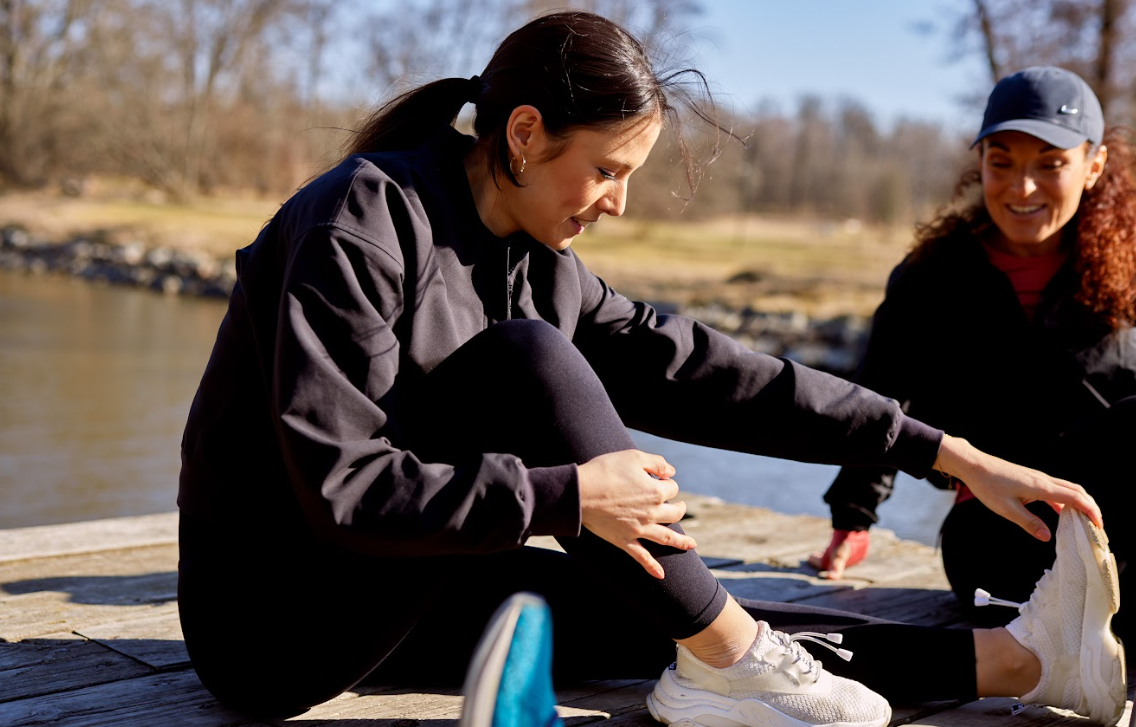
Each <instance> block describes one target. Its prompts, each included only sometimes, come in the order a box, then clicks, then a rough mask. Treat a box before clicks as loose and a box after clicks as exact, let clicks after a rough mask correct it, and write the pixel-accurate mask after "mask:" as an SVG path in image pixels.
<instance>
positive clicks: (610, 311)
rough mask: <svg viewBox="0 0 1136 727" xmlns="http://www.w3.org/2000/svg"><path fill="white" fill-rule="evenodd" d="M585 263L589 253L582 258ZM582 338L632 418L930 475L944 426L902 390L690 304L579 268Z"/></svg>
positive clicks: (789, 452) (688, 432)
mask: <svg viewBox="0 0 1136 727" xmlns="http://www.w3.org/2000/svg"><path fill="white" fill-rule="evenodd" d="M581 268H582V265H581ZM580 279H581V284H582V287H583V289H584V290H583V296H582V299H583V305H582V310H581V321H580V326H579V328H578V331H577V336H576V341H577V345H578V347H579V348H580V349H581V350H582V351H583V352H584V354H585V355H586V356H587V357H588V359H589V360H590V361H591V362H592V365H593V366H594V367H595V368H596V370H597V372H598V373H599V374H600V376H601V378H602V379H603V381H604V383H605V385H606V386H607V388H608V392H609V393H610V394H611V397H612V400H613V401H614V402H615V404H616V407H617V409H618V410H619V412H620V414H621V415H622V416H623V417H624V419H625V421H626V422H627V423H628V424H629V425H630V426H632V427H635V428H637V429H642V430H644V431H648V432H651V433H654V434H658V435H660V436H664V437H669V438H673V439H679V440H682V441H687V442H691V443H694V444H703V445H707V446H712V447H719V448H723V449H732V450H737V451H742V452H751V453H753V454H763V455H769V456H774V457H781V458H785V459H795V460H799V461H804V462H820V463H827V464H846V465H848V464H855V465H885V466H889V467H896V468H898V469H902V470H904V471H905V472H908V473H910V474H911V475H913V476H915V477H923V476H924V475H925V474H926V473H927V472H928V471H929V470H930V469H931V466H932V465H933V464H934V461H935V458H936V456H937V454H938V449H939V444H940V442H941V441H942V436H943V433H942V432H941V431H939V430H937V429H933V428H931V427H929V426H926V425H925V424H923V423H921V422H919V421H916V420H914V419H911V418H909V417H907V416H905V415H904V413H903V411H902V410H901V409H900V406H899V404H898V402H896V401H895V400H893V399H888V398H885V397H883V396H880V395H878V394H875V393H873V392H871V391H869V390H867V389H865V388H863V387H860V386H856V385H854V384H851V383H849V382H847V381H845V380H843V379H841V378H839V377H836V376H831V375H829V374H825V373H822V372H819V371H815V370H813V369H809V368H807V367H805V366H801V365H799V364H797V363H794V362H792V361H789V360H786V359H780V358H774V357H772V356H767V355H764V354H759V353H755V352H753V351H750V350H749V349H747V348H745V347H744V346H742V345H741V344H740V343H738V342H736V341H734V340H733V339H731V338H730V337H728V336H726V335H724V334H721V333H718V332H717V331H714V330H713V329H711V328H709V327H708V326H705V325H703V324H702V323H699V322H697V321H695V320H692V319H690V318H686V317H683V316H669V315H658V314H657V313H656V312H655V310H654V309H653V308H651V306H649V305H647V304H645V303H636V302H631V301H629V300H628V299H626V298H624V297H623V296H621V295H619V294H618V293H616V292H615V291H613V290H612V289H611V288H609V287H608V286H607V285H606V284H605V283H604V282H603V281H602V280H600V279H599V278H597V277H595V276H594V275H591V274H590V273H587V272H586V271H582V272H581V274H580Z"/></svg>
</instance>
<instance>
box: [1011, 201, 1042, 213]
mask: <svg viewBox="0 0 1136 727" xmlns="http://www.w3.org/2000/svg"><path fill="white" fill-rule="evenodd" d="M1006 207H1008V208H1009V209H1010V211H1011V212H1013V213H1014V214H1016V215H1028V214H1033V213H1034V212H1037V211H1038V210H1039V209H1041V208H1042V207H1044V205H1040V204H1031V205H1025V206H1021V205H1016V204H1008V205H1006Z"/></svg>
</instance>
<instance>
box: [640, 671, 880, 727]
mask: <svg viewBox="0 0 1136 727" xmlns="http://www.w3.org/2000/svg"><path fill="white" fill-rule="evenodd" d="M647 709H648V710H649V711H650V712H651V716H652V717H654V718H655V719H656V720H658V721H659V722H662V723H663V724H669V725H675V726H676V727H887V724H888V722H890V721H891V709H890V708H889V709H888V710H887V714H886V715H884V717H883V719H876V720H870V721H868V722H802V721H801V720H799V719H796V718H794V717H790V716H789V715H787V714H785V713H784V712H782V711H780V710H778V709H776V708H774V707H772V706H770V705H768V704H766V703H765V702H762V701H761V700H758V699H734V698H733V697H724V696H722V695H721V694H715V693H714V692H709V691H705V690H702V689H687V688H686V687H683V686H680V685H679V684H678V683H677V682H676V681H675V679H674V672H673V671H672V670H670V669H668V670H667V671H665V672H663V676H662V677H660V679H659V683H658V684H656V685H655V690H654V691H653V692H652V693H651V694H648V695H647Z"/></svg>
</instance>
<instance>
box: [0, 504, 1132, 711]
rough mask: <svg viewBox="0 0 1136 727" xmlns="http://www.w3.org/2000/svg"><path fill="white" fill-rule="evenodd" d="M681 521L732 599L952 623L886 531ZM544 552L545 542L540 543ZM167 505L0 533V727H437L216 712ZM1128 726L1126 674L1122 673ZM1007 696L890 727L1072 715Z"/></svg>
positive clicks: (912, 556) (921, 572)
mask: <svg viewBox="0 0 1136 727" xmlns="http://www.w3.org/2000/svg"><path fill="white" fill-rule="evenodd" d="M686 499H687V501H688V503H689V504H690V512H691V515H692V517H691V518H690V519H689V520H687V521H686V522H684V527H686V528H687V530H688V532H690V533H691V534H692V535H694V536H695V537H696V538H697V539H698V542H699V546H700V547H699V552H700V553H701V554H702V555H703V557H704V559H705V560H706V561H707V563H708V564H710V565H711V567H713V568H714V569H715V572H716V574H717V575H718V576H719V578H721V579H722V581H723V583H725V584H726V586H727V588H728V589H729V590H730V591H731V592H732V593H734V594H737V595H739V596H749V597H754V598H762V599H766V600H783V601H794V602H806V603H810V604H815V605H823V606H832V607H836V608H843V609H848V610H854V611H862V612H865V613H870V614H873V615H878V616H883V617H887V618H894V619H898V620H905V621H910V622H914V623H921V624H930V625H958V624H959V623H960V621H959V615H958V613H957V611H956V608H955V605H954V602H953V597H952V596H951V594H950V592H949V591H948V590H947V585H946V579H945V577H944V576H943V572H942V567H941V565H940V562H939V558H938V554H937V553H936V552H935V551H934V549H932V548H929V547H927V546H923V545H920V544H918V543H912V542H909V541H902V540H899V539H897V538H896V537H895V536H894V535H893V534H891V533H890V532H888V531H883V530H878V531H876V532H874V533H873V539H872V555H871V558H870V559H869V560H868V561H867V562H865V563H864V564H862V565H859V566H857V567H856V568H854V569H853V570H852V571H851V572H850V573H851V576H852V577H850V578H848V579H847V580H843V581H839V582H832V581H823V580H820V579H818V578H816V577H815V576H814V574H813V573H812V571H811V569H810V568H808V567H807V566H805V565H803V561H804V559H805V557H806V556H807V554H808V553H809V552H810V551H812V550H816V549H819V548H821V547H823V546H824V544H825V543H826V542H827V540H828V535H829V532H830V531H829V526H828V522H827V521H826V520H823V519H820V518H815V517H808V516H787V515H781V514H778V513H774V512H770V511H768V510H763V509H760V508H752V507H743V506H738V505H729V504H725V503H722V502H720V501H718V500H715V499H711V498H701V497H695V496H688V497H686ZM542 544H545V545H547V544H548V543H542ZM176 591H177V516H176V514H173V513H170V514H161V515H147V516H141V517H131V518H119V519H113V520H99V521H94V522H86V523H75V524H70V525H53V526H45V527H35V528H22V529H14V530H0V726H2V727H17V726H23V725H67V726H68V727H72V726H75V727H88V726H90V727H94V726H97V725H106V726H108V727H109V726H111V725H113V726H114V727H134V726H139V727H140V726H143V725H144V726H145V727H165V726H167V725H177V726H180V725H187V726H195V727H198V726H199V727H245V726H254V725H255V726H258V727H268V726H269V725H272V727H282V726H283V725H307V726H309V727H315V726H317V725H318V726H320V727H324V726H326V727H386V726H389V727H419V726H421V727H444V725H447V724H452V723H453V722H454V721H455V720H456V719H457V717H458V715H459V713H460V711H461V697H460V695H459V694H458V693H457V692H456V691H439V690H428V691H416V690H414V689H406V688H393V687H390V688H384V687H368V688H366V689H361V690H359V691H353V692H349V693H346V694H344V695H341V696H340V697H338V698H336V699H334V700H332V701H330V702H327V703H325V704H322V705H319V706H317V707H315V708H313V709H311V710H309V711H308V712H306V713H304V714H302V715H299V716H297V717H293V718H291V719H287V720H279V721H270V722H263V721H259V722H258V721H253V720H248V719H246V718H244V717H242V716H241V715H239V714H236V713H233V712H230V711H228V710H226V709H224V708H223V707H221V706H220V705H219V704H217V702H216V701H215V700H214V699H213V698H212V697H211V696H210V694H209V693H208V692H207V691H205V689H204V688H203V687H202V686H201V684H200V682H199V681H198V680H197V676H196V675H195V674H194V671H193V668H192V667H191V665H190V663H189V658H188V656H187V654H186V651H185V646H184V644H183V642H182V638H181V630H180V628H179V625H178V616H177V602H176ZM1128 680H1129V704H1128V713H1127V714H1126V715H1125V717H1124V719H1123V720H1122V721H1121V724H1122V725H1126V724H1128V720H1129V719H1130V715H1131V712H1132V702H1131V697H1132V693H1133V689H1132V683H1133V681H1134V680H1133V674H1132V670H1131V668H1130V671H1129V678H1128ZM652 686H653V682H651V681H640V680H634V681H609V682H594V683H591V684H588V685H586V686H583V687H580V688H575V689H569V690H564V691H561V692H558V699H559V702H560V710H561V713H562V715H563V716H564V717H565V720H566V721H567V723H568V725H570V727H577V726H579V725H585V724H595V725H597V727H598V726H599V725H603V726H604V727H615V725H621V726H622V725H641V726H642V727H653V726H654V725H655V724H656V723H655V722H654V721H653V720H652V719H651V717H650V715H648V714H647V711H646V709H645V708H644V706H643V700H644V697H645V695H646V694H647V692H648V691H649V690H650V689H651V687H652ZM1014 704H1015V700H1012V699H983V700H978V701H976V702H972V703H969V704H957V703H937V704H928V705H921V706H918V707H899V708H897V709H896V712H895V718H894V721H893V722H892V724H893V725H901V724H912V725H926V726H928V727H930V726H938V727H954V726H961V725H966V726H968V727H988V726H994V725H1013V726H1014V727H1049V726H1055V725H1074V724H1085V723H1086V720H1083V719H1080V718H1077V717H1074V716H1071V715H1070V714H1068V713H1063V712H1060V711H1058V710H1052V709H1047V708H1039V707H1028V708H1026V709H1025V711H1023V712H1021V713H1020V714H1017V715H1015V716H1011V714H1010V710H1011V707H1012V706H1013V705H1014Z"/></svg>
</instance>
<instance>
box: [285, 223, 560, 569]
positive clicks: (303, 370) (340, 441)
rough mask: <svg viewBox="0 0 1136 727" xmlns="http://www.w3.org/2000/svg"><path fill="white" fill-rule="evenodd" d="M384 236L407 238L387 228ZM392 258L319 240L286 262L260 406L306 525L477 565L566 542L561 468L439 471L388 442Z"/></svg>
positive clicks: (381, 548) (374, 248)
mask: <svg viewBox="0 0 1136 727" xmlns="http://www.w3.org/2000/svg"><path fill="white" fill-rule="evenodd" d="M386 232H387V233H389V235H390V236H393V237H395V238H396V239H397V236H398V235H399V234H400V233H401V234H408V233H406V232H405V231H399V230H395V229H394V228H393V223H392V228H391V229H389V230H387V231H386ZM375 239H376V240H384V239H385V238H383V237H382V236H381V235H376V237H375ZM391 248H393V249H394V251H395V252H393V253H392V252H391V251H390V250H391ZM397 250H398V245H397V244H392V245H385V246H379V245H378V244H376V243H375V242H372V241H369V240H366V239H361V238H358V237H356V236H354V235H353V234H352V233H350V232H347V231H344V230H341V229H334V228H333V229H328V228H325V227H321V228H316V229H314V230H312V231H309V232H308V233H306V234H305V235H304V236H303V237H302V238H301V239H300V241H299V242H298V243H296V244H294V246H293V249H292V251H291V257H290V259H289V260H288V263H287V269H286V271H285V286H284V289H283V291H282V295H281V300H280V310H279V316H278V329H277V341H276V356H275V364H274V376H273V379H272V397H273V410H274V413H275V420H276V424H277V427H278V433H279V440H280V444H281V448H282V451H283V455H284V460H285V464H286V467H287V469H288V472H289V476H290V479H291V481H292V484H293V486H294V488H295V490H296V492H297V496H298V498H299V500H300V503H301V507H302V509H303V511H304V513H305V515H306V517H307V519H308V520H309V521H310V522H311V523H312V525H313V527H314V529H315V530H316V532H317V533H321V534H323V535H326V536H328V537H330V538H332V539H334V540H336V541H337V542H340V543H341V544H344V545H347V546H348V547H350V548H352V549H354V550H359V551H362V552H366V553H371V554H377V555H396V556H417V555H435V554H446V553H479V552H490V551H497V550H503V549H508V548H513V547H518V546H520V545H522V544H523V543H524V542H525V539H526V538H527V537H528V536H530V535H534V534H549V535H574V534H576V533H578V532H579V528H580V511H579V510H580V508H579V493H578V488H577V484H578V483H577V481H576V468H575V466H574V465H568V466H562V467H549V468H531V469H530V468H526V467H525V466H524V465H523V464H522V463H521V461H520V459H519V458H517V457H515V456H513V455H510V454H493V453H489V454H483V455H481V456H480V457H479V458H478V459H476V460H474V461H471V462H469V463H468V464H465V465H462V466H453V465H450V464H440V463H429V462H423V461H421V460H420V459H419V458H418V457H416V456H415V455H414V453H413V452H410V451H405V450H402V449H399V448H398V447H397V446H395V445H394V444H393V443H392V437H393V436H394V435H393V434H392V433H393V432H396V431H397V426H398V423H397V422H396V421H393V419H392V412H393V411H394V410H395V409H396V406H395V402H396V400H397V397H398V394H399V392H398V387H397V386H396V382H397V379H398V376H399V362H400V345H399V340H398V339H397V338H396V336H395V334H394V331H393V330H392V327H391V323H392V321H393V320H394V318H396V317H397V315H398V313H399V312H400V306H401V301H402V300H403V294H402V288H401V286H402V279H403V275H402V273H403V270H402V266H401V261H400V259H399V256H398V254H397ZM395 439H396V441H397V437H396V438H395Z"/></svg>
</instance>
